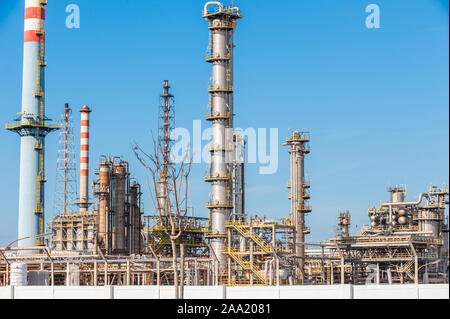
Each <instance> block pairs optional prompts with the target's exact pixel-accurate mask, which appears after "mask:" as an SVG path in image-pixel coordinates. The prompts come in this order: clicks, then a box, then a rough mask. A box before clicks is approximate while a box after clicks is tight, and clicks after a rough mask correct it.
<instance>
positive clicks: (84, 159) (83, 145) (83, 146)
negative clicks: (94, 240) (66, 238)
mask: <svg viewBox="0 0 450 319" xmlns="http://www.w3.org/2000/svg"><path fill="white" fill-rule="evenodd" d="M80 112H81V128H80V202H79V203H78V204H79V206H80V212H85V211H87V210H88V208H89V113H91V110H90V109H89V108H88V107H87V106H86V105H85V106H83V107H82V108H81V110H80Z"/></svg>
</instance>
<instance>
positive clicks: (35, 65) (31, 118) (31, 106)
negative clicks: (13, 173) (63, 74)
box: [6, 0, 60, 247]
mask: <svg viewBox="0 0 450 319" xmlns="http://www.w3.org/2000/svg"><path fill="white" fill-rule="evenodd" d="M46 4H47V1H43V0H26V1H25V28H24V29H25V33H24V55H23V85H22V112H21V113H20V114H21V118H20V119H18V120H16V123H14V124H7V125H6V129H8V130H10V131H14V132H16V133H18V134H19V135H20V137H21V139H20V189H19V229H18V238H24V237H29V236H32V237H30V238H28V239H25V240H21V241H19V246H21V247H23V246H34V245H36V244H37V245H40V244H41V243H42V240H41V239H39V238H38V239H36V238H35V237H33V236H36V235H38V234H42V233H43V232H44V184H45V182H46V180H45V171H44V148H45V143H44V141H45V136H46V135H47V134H48V133H49V132H51V131H53V130H56V129H58V128H59V127H60V126H59V125H53V126H52V125H46V121H47V119H46V117H45V95H44V92H45V83H44V75H45V72H44V67H45V65H46V64H45V25H44V22H45V8H44V6H45V5H46Z"/></svg>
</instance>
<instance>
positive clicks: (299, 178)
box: [284, 131, 311, 271]
mask: <svg viewBox="0 0 450 319" xmlns="http://www.w3.org/2000/svg"><path fill="white" fill-rule="evenodd" d="M309 141H310V136H309V133H308V132H298V131H295V132H294V133H293V134H292V135H291V136H290V137H288V138H287V140H286V143H285V144H284V145H288V146H290V149H289V154H290V184H289V185H288V188H290V189H291V193H290V196H289V199H290V200H291V224H292V225H293V226H295V242H296V243H303V242H305V234H309V229H308V228H307V227H306V226H305V214H306V213H310V212H311V207H310V206H308V205H307V204H306V201H307V200H308V199H309V198H310V195H309V191H308V189H309V187H310V184H309V182H306V181H305V155H306V154H309V153H310V148H309V145H308V143H309ZM295 254H296V256H297V257H299V264H300V268H301V269H302V271H303V269H304V259H303V257H304V256H305V246H304V245H298V244H297V245H296V253H295Z"/></svg>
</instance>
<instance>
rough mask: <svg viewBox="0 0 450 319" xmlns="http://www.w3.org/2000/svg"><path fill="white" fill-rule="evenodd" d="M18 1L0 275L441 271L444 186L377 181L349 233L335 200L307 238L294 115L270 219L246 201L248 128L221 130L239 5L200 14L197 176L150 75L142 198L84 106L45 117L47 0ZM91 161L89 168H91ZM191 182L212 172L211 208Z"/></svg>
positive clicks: (230, 115) (273, 276)
mask: <svg viewBox="0 0 450 319" xmlns="http://www.w3.org/2000/svg"><path fill="white" fill-rule="evenodd" d="M25 3H26V14H25V36H24V40H25V42H24V64H23V95H22V110H21V112H20V113H19V118H18V119H16V120H15V121H14V122H13V123H10V124H6V129H7V130H9V131H12V132H15V133H17V134H18V135H19V137H20V190H19V209H18V221H19V223H18V225H19V228H18V235H17V238H18V239H17V240H16V241H14V242H12V243H11V244H9V245H8V246H6V247H0V286H27V285H29V286H110V285H111V286H164V285H166V286H174V285H175V286H283V285H285V286H296V285H305V286H306V285H336V284H353V285H365V284H367V283H369V282H370V283H376V284H433V283H444V284H448V281H449V270H448V266H449V247H448V246H449V243H448V223H447V221H446V216H445V210H446V207H447V206H448V204H449V202H448V196H449V190H448V188H447V187H446V186H430V187H428V188H425V189H424V192H423V193H421V194H417V195H416V194H408V198H407V188H406V185H402V184H398V185H387V186H388V187H390V188H388V193H387V194H386V198H374V200H383V201H384V202H382V203H381V204H380V205H379V206H378V207H371V208H369V209H368V211H367V220H368V225H367V226H364V227H362V229H361V230H360V232H359V234H357V235H351V234H350V226H351V214H350V212H348V211H340V212H339V214H338V215H337V222H336V227H337V229H338V233H337V236H336V237H335V238H329V239H328V240H326V241H323V242H321V243H312V242H308V236H307V235H308V234H310V233H311V232H314V229H311V228H310V227H309V226H308V225H307V223H306V220H305V216H306V215H307V214H311V213H313V208H312V207H311V205H310V204H309V199H310V197H311V192H312V191H311V189H313V186H312V185H311V181H310V180H308V179H307V178H306V174H305V160H307V159H308V157H309V156H310V152H311V150H310V146H309V142H310V138H311V136H310V133H309V132H308V131H307V130H304V129H300V128H298V130H295V131H293V132H292V134H291V135H290V136H288V137H287V138H286V140H285V143H284V144H283V146H284V148H283V150H284V151H285V152H288V153H289V156H290V157H289V159H290V160H289V163H285V164H284V165H289V167H290V169H289V171H290V175H289V176H286V178H289V182H288V185H287V192H286V195H287V200H289V201H290V214H288V215H286V216H285V217H283V218H281V219H279V220H272V219H266V218H265V217H264V218H260V217H257V216H255V215H252V214H250V213H249V212H248V211H247V210H246V207H245V174H244V172H245V159H244V157H245V156H244V154H245V148H246V139H245V137H244V136H242V135H239V134H236V133H234V132H233V130H232V129H233V127H234V117H235V116H238V115H239V105H238V106H236V105H235V103H234V96H233V95H234V69H233V61H234V48H235V45H234V33H235V32H236V31H237V30H238V24H239V21H240V19H242V18H243V16H242V14H241V12H240V10H239V8H238V7H234V6H225V5H223V4H222V3H221V2H217V1H212V2H207V3H206V4H205V6H204V10H203V13H202V17H203V19H204V20H205V22H206V24H205V29H206V28H208V30H209V46H208V50H207V54H206V63H209V65H211V75H209V74H204V76H205V78H207V77H209V76H211V84H210V86H209V87H208V89H207V90H208V93H209V104H208V110H207V112H206V120H207V121H209V122H210V123H211V128H212V141H211V144H210V146H209V153H210V159H211V161H210V164H208V165H206V167H205V169H206V173H205V176H204V181H198V180H188V178H187V177H188V175H189V169H190V167H189V166H190V165H186V163H185V162H183V163H182V164H181V165H179V164H175V163H172V162H171V160H170V150H171V146H172V140H171V138H170V135H171V131H172V130H173V129H174V121H173V119H174V116H175V112H176V109H175V105H174V92H172V91H171V87H170V81H169V80H164V79H161V88H153V90H156V91H161V95H160V105H159V108H158V109H157V108H156V107H155V108H154V110H155V118H156V117H158V119H159V131H158V134H157V136H155V138H154V142H155V149H154V152H153V153H152V152H147V153H143V151H142V150H141V149H140V148H139V146H137V145H135V146H134V147H133V150H134V152H135V155H136V157H137V158H138V159H139V160H140V162H141V163H142V164H143V165H144V166H145V165H148V166H147V168H148V171H149V174H150V173H152V174H153V176H152V177H153V180H152V183H153V184H152V185H150V188H153V192H152V194H153V196H154V197H155V203H156V204H155V206H154V207H146V208H145V210H144V207H143V205H142V196H143V194H144V193H145V192H146V191H150V190H147V189H146V187H142V186H141V184H140V182H139V180H141V182H142V181H145V180H146V179H147V176H138V177H135V176H134V175H133V169H135V168H133V167H132V166H131V165H129V161H130V159H128V160H127V159H124V158H122V157H121V156H109V155H108V156H101V157H100V158H95V159H90V156H89V150H90V145H89V138H90V131H95V125H93V126H92V127H91V125H90V124H91V123H90V115H91V113H93V114H95V109H94V108H92V109H91V108H90V107H89V105H87V106H86V105H85V106H79V107H77V109H72V107H71V105H69V104H66V105H65V107H64V108H63V109H62V115H61V118H62V120H61V121H60V122H58V123H55V122H52V121H50V120H49V119H48V118H47V116H46V110H45V67H46V58H45V57H46V54H45V24H44V21H45V7H46V5H47V1H45V0H26V1H25ZM205 39H206V32H205ZM88 104H89V103H88ZM73 110H74V111H75V112H74V113H73ZM193 112H197V113H198V114H203V110H197V111H195V110H194V111H193ZM75 115H77V116H80V119H81V126H80V129H79V138H80V149H79V150H78V153H79V156H77V155H76V153H77V150H75V149H74V146H73V145H74V144H73V141H74V139H75V138H76V135H78V134H76V133H75V131H77V130H74V129H73V125H72V117H73V116H75ZM230 129H231V130H230ZM54 131H59V134H60V138H59V143H58V163H57V171H58V172H57V179H58V181H57V183H56V187H57V189H56V191H55V194H56V195H55V196H56V202H57V205H55V209H57V211H58V213H57V215H56V216H54V217H53V218H52V219H51V220H50V221H49V223H48V224H45V219H44V216H45V214H46V212H47V211H48V208H47V207H44V198H45V195H46V192H45V182H46V173H45V169H44V168H45V162H44V155H45V154H44V153H45V149H46V145H45V138H46V136H47V134H49V133H51V132H54ZM230 132H231V133H230ZM54 134H56V133H54ZM149 138H150V137H149ZM77 158H78V159H79V161H78V163H77ZM152 165H154V166H153V169H152ZM76 167H79V171H78V173H76V172H77V169H76ZM90 173H93V175H95V177H96V178H95V180H93V181H89V176H90ZM77 181H78V183H79V185H78V186H77ZM196 183H208V185H210V195H209V196H210V197H209V198H208V194H205V205H206V207H207V209H208V211H209V217H208V218H203V217H198V216H195V215H193V214H188V209H189V208H188V207H187V206H186V203H187V202H188V198H187V197H188V194H189V193H188V191H187V190H186V193H184V189H185V188H187V187H188V185H195V184H196ZM177 185H181V189H179V188H177ZM184 187H185V188H184ZM191 188H192V187H191ZM183 196H184V197H183ZM180 197H182V199H181V200H180ZM181 297H182V294H181Z"/></svg>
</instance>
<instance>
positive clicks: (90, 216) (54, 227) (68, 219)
mask: <svg viewBox="0 0 450 319" xmlns="http://www.w3.org/2000/svg"><path fill="white" fill-rule="evenodd" d="M96 221H97V216H96V214H95V213H93V212H82V213H80V212H74V213H63V214H59V215H57V216H55V217H54V218H52V220H51V221H50V223H49V227H48V228H49V229H50V231H51V232H52V233H53V236H52V237H51V238H49V239H48V245H49V247H52V248H54V249H55V250H56V251H78V252H90V253H96V248H97V247H96V241H95V234H96V231H97V223H96Z"/></svg>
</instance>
